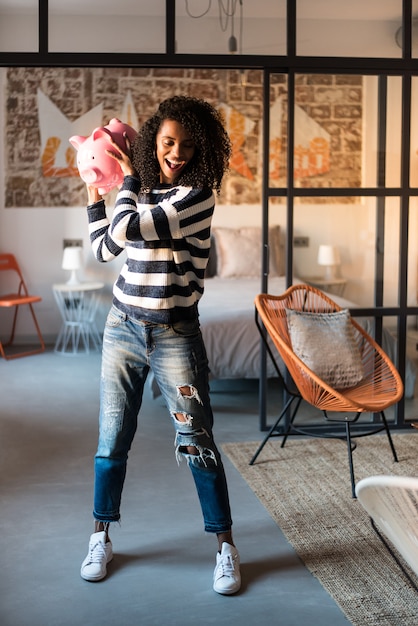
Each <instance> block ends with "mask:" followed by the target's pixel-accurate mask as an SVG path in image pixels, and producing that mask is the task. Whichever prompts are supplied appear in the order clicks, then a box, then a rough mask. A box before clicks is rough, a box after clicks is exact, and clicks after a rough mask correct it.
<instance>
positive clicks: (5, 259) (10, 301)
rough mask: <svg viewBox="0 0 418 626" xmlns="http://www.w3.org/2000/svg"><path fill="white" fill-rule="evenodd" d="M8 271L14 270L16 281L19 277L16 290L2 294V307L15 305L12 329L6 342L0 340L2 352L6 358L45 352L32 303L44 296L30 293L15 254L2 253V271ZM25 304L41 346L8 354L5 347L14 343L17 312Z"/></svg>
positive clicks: (0, 257)
mask: <svg viewBox="0 0 418 626" xmlns="http://www.w3.org/2000/svg"><path fill="white" fill-rule="evenodd" d="M6 271H7V272H14V274H13V278H14V280H15V281H16V278H17V280H18V283H17V291H16V292H14V293H8V294H5V295H0V307H8V308H10V307H14V315H13V325H12V331H11V334H10V337H9V339H8V341H6V343H2V342H1V341H0V354H1V355H2V357H3V358H4V359H6V360H10V359H16V358H18V357H22V356H29V355H30V354H39V353H40V352H43V351H44V350H45V343H44V340H43V337H42V334H41V330H40V328H39V324H38V321H37V319H36V316H35V312H34V310H33V307H32V304H33V303H34V302H40V301H41V300H42V298H41V297H40V296H31V295H29V293H28V290H27V287H26V284H25V281H24V279H23V276H22V272H21V270H20V267H19V265H18V263H17V261H16V259H15V257H14V255H13V254H0V272H6ZM16 275H17V277H16ZM24 304H27V305H28V306H29V309H30V312H31V315H32V318H33V321H34V324H35V328H36V332H37V334H38V338H39V341H40V347H39V348H35V349H32V350H26V351H24V352H13V353H9V354H6V353H5V350H4V348H7V347H9V346H11V345H12V344H13V341H14V337H15V330H16V321H17V312H18V310H19V307H20V306H22V305H24Z"/></svg>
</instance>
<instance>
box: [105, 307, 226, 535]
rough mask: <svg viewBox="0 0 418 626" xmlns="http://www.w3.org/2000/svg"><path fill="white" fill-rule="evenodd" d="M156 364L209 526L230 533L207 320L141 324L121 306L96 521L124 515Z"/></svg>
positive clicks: (115, 317)
mask: <svg viewBox="0 0 418 626" xmlns="http://www.w3.org/2000/svg"><path fill="white" fill-rule="evenodd" d="M150 369H152V371H153V373H154V375H155V378H156V380H157V383H158V385H159V387H160V390H161V393H162V394H163V397H164V399H165V402H166V404H167V407H168V410H169V412H170V415H171V417H172V419H173V423H174V427H175V430H176V455H177V458H178V459H182V458H183V457H184V458H186V459H187V462H188V465H189V467H190V469H191V472H192V475H193V478H194V482H195V485H196V489H197V493H198V497H199V500H200V505H201V509H202V513H203V519H204V527H205V530H206V531H207V532H213V533H220V532H225V531H227V530H229V529H230V528H231V525H232V520H231V512H230V506H229V497H228V490H227V484H226V478H225V472H224V467H223V464H222V460H221V457H220V454H219V451H218V449H217V447H216V445H215V442H214V440H213V436H212V426H213V414H212V409H211V405H210V398H209V384H208V362H207V357H206V351H205V347H204V344H203V340H202V336H201V332H200V327H199V323H198V321H197V320H195V321H185V322H179V323H176V324H174V325H172V326H169V325H162V324H153V323H150V322H141V321H138V320H134V319H131V318H129V317H128V316H127V315H125V314H124V313H122V312H120V311H119V310H118V309H117V308H116V307H112V308H111V310H110V312H109V315H108V318H107V321H106V327H105V332H104V337H103V354H102V372H101V387H100V421H99V443H98V448H97V453H96V456H95V489H94V512H93V514H94V518H95V519H96V520H98V521H102V522H115V521H118V520H119V519H120V504H121V497H122V490H123V484H124V481H125V475H126V465H127V460H128V452H129V450H130V448H131V444H132V441H133V438H134V435H135V432H136V429H137V419H138V413H139V410H140V408H141V403H142V395H143V389H144V384H145V381H146V378H147V375H148V372H149V370H150ZM178 416H182V418H183V419H184V420H185V421H182V420H181V419H179V417H178ZM190 447H191V449H192V450H193V452H195V453H193V454H191V453H190V452H189V451H188V448H190Z"/></svg>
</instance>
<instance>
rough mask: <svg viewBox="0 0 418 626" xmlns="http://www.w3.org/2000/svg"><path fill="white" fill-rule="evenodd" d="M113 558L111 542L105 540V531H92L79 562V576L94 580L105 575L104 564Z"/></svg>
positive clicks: (100, 578)
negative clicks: (86, 551)
mask: <svg viewBox="0 0 418 626" xmlns="http://www.w3.org/2000/svg"><path fill="white" fill-rule="evenodd" d="M112 559H113V549H112V542H111V541H108V542H106V533H105V532H104V530H103V531H101V532H99V533H93V534H92V535H91V537H90V542H89V551H88V554H87V556H86V558H85V559H84V561H83V562H82V564H81V570H80V574H81V578H84V580H89V581H91V582H95V581H96V580H102V578H104V577H105V576H106V572H107V569H106V565H107V564H108V563H109V562H110V561H111V560H112Z"/></svg>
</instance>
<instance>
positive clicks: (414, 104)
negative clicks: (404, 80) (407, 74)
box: [410, 76, 418, 187]
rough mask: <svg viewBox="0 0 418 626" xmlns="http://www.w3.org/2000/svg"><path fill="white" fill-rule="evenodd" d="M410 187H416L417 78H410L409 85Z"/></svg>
mask: <svg viewBox="0 0 418 626" xmlns="http://www.w3.org/2000/svg"><path fill="white" fill-rule="evenodd" d="M411 89H412V94H411V134H410V137H411V187H418V119H417V115H416V111H417V107H418V77H417V76H413V77H412V84H411Z"/></svg>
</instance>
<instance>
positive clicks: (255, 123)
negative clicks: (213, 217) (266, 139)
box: [4, 68, 362, 207]
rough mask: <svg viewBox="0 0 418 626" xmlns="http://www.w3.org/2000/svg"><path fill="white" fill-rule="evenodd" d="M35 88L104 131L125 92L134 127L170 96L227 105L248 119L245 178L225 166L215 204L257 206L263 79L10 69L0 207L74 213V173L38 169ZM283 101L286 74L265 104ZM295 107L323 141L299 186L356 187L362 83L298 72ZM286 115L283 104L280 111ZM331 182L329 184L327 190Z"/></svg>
mask: <svg viewBox="0 0 418 626" xmlns="http://www.w3.org/2000/svg"><path fill="white" fill-rule="evenodd" d="M37 89H40V90H41V91H42V92H43V93H44V94H45V95H46V96H48V98H49V99H50V100H51V101H52V102H53V104H54V105H55V106H56V107H57V108H58V109H59V110H60V111H61V112H62V114H63V115H64V116H65V117H66V118H67V119H69V120H71V121H74V120H76V119H77V118H79V117H80V116H81V115H83V114H84V113H86V112H87V111H89V110H90V109H92V108H93V107H95V106H96V105H98V104H100V103H102V104H103V121H102V123H103V124H106V123H107V122H108V121H109V119H111V118H112V117H115V116H118V115H120V111H121V109H122V106H123V104H124V100H125V96H126V93H127V92H128V91H129V90H130V91H131V93H132V98H133V102H134V104H135V109H136V114H137V116H138V121H139V124H141V123H143V122H144V121H145V120H146V119H147V118H148V117H149V116H150V115H151V114H152V113H153V112H154V111H155V109H156V107H157V106H158V103H159V102H160V101H161V100H163V99H165V98H167V97H170V96H172V95H174V94H186V95H191V96H197V97H200V98H204V99H206V100H208V101H209V102H211V103H212V104H214V105H215V106H217V105H218V104H220V103H226V104H227V105H229V106H230V107H233V108H234V109H236V110H237V111H238V112H239V113H240V114H241V116H243V117H244V118H245V119H247V120H248V121H250V122H251V124H250V126H251V130H250V131H249V132H248V134H247V136H246V138H245V141H244V143H243V144H242V145H241V147H240V151H241V152H242V156H243V161H244V163H245V165H246V168H247V175H243V174H242V173H239V172H237V171H236V170H234V169H231V172H230V174H229V175H228V177H227V178H226V180H225V184H224V188H223V191H222V197H221V198H220V202H222V203H225V204H241V203H245V204H259V203H260V201H261V194H260V189H261V167H260V150H259V148H260V145H261V143H260V138H261V133H262V91H263V85H262V72H261V71H259V70H246V71H244V72H240V71H238V70H210V69H208V70H205V69H169V70H168V69H127V68H122V69H119V68H92V69H85V68H12V69H10V70H9V71H8V76H7V89H6V94H5V99H4V101H5V106H6V115H5V119H6V129H5V138H6V141H5V146H4V149H5V153H6V154H5V163H6V168H5V206H6V207H31V206H32V207H48V206H51V207H53V206H82V205H84V203H85V187H84V183H83V182H82V181H81V180H80V178H79V177H78V176H71V177H69V176H53V177H49V178H46V177H44V176H43V171H42V158H43V155H42V154H41V141H40V129H39V123H38V106H37ZM279 97H280V98H282V99H283V102H284V103H285V102H286V97H287V83H286V77H285V76H284V75H275V76H273V77H272V82H271V103H272V104H273V103H274V102H275V101H276V100H277V98H279ZM296 103H297V104H298V105H299V106H300V107H301V108H302V109H303V110H304V111H305V112H306V113H308V115H309V116H311V117H312V119H314V120H315V121H317V122H318V123H319V124H320V125H321V126H322V127H323V128H324V129H325V130H327V132H329V134H330V137H331V158H330V167H329V171H327V172H326V173H322V174H319V175H317V176H307V177H305V178H304V177H302V178H300V179H298V181H297V184H298V185H300V186H301V187H309V186H321V187H330V186H337V187H340V186H354V187H356V186H359V185H360V178H361V149H362V145H361V140H362V134H361V127H362V81H361V77H356V76H327V75H309V76H308V75H300V76H298V77H297V81H296ZM284 110H285V107H284ZM286 121H287V120H286V116H285V115H284V116H283V119H282V129H281V131H282V132H281V135H282V140H281V148H280V154H279V156H278V159H279V162H280V176H279V178H277V179H276V180H272V181H271V184H272V185H275V186H285V185H286V143H287V142H286ZM331 183H332V185H331Z"/></svg>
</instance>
